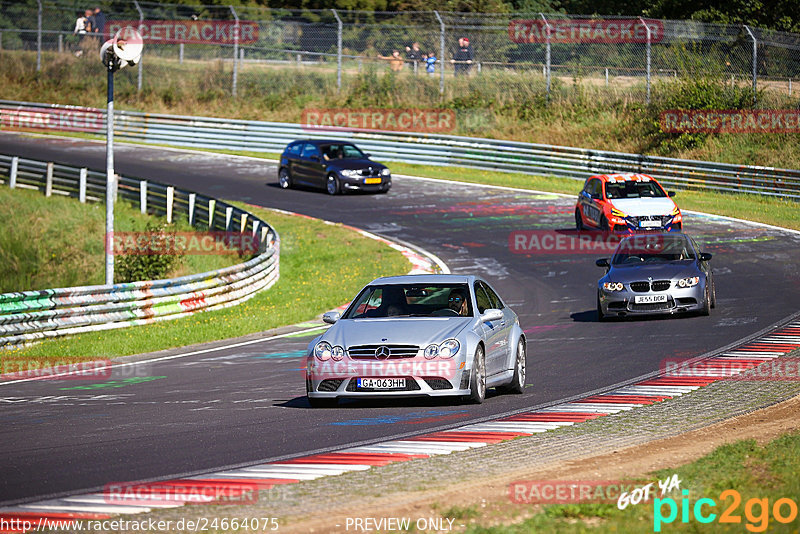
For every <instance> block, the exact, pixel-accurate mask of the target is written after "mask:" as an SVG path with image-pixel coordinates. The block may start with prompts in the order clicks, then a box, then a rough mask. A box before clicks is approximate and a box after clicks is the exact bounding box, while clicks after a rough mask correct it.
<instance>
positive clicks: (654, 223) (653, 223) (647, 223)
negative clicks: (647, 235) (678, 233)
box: [639, 221, 661, 228]
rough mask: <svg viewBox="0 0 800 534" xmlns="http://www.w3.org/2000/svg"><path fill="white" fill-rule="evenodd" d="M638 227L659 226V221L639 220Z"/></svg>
mask: <svg viewBox="0 0 800 534" xmlns="http://www.w3.org/2000/svg"><path fill="white" fill-rule="evenodd" d="M639 228H661V221H639Z"/></svg>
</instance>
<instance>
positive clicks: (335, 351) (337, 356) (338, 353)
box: [331, 345, 344, 362]
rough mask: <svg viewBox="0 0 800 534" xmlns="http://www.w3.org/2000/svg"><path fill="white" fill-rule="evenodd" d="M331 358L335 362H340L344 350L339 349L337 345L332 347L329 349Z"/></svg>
mask: <svg viewBox="0 0 800 534" xmlns="http://www.w3.org/2000/svg"><path fill="white" fill-rule="evenodd" d="M331 358H333V359H334V360H336V361H337V362H338V361H341V359H342V358H344V349H343V348H342V347H340V346H339V345H336V346H335V347H333V348H332V349H331Z"/></svg>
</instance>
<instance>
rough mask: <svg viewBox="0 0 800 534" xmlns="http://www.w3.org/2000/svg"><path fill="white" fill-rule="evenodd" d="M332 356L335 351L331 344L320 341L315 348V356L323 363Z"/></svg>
mask: <svg viewBox="0 0 800 534" xmlns="http://www.w3.org/2000/svg"><path fill="white" fill-rule="evenodd" d="M332 355H333V350H332V349H331V344H330V343H328V342H327V341H320V342H319V343H317V345H316V346H315V347H314V356H316V357H317V359H318V360H320V361H322V362H324V361H327V360H329V359H330V357H331V356H332Z"/></svg>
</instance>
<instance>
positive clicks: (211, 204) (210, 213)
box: [208, 198, 217, 230]
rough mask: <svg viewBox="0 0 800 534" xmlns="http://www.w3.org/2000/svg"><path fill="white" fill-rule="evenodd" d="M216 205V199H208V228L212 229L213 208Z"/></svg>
mask: <svg viewBox="0 0 800 534" xmlns="http://www.w3.org/2000/svg"><path fill="white" fill-rule="evenodd" d="M216 207H217V201H216V200H215V199H213V198H212V199H210V200H209V201H208V229H209V230H213V229H214V209H215V208H216Z"/></svg>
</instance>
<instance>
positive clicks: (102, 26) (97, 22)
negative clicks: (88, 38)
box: [92, 7, 106, 41]
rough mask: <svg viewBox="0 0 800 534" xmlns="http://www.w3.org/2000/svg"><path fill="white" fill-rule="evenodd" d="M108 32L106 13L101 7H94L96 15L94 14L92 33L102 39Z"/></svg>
mask: <svg viewBox="0 0 800 534" xmlns="http://www.w3.org/2000/svg"><path fill="white" fill-rule="evenodd" d="M105 32H106V14H105V13H103V12H102V11H101V10H100V8H99V7H95V8H94V15H93V16H92V33H94V34H97V36H98V37H100V38H101V39H100V40H101V41H102V40H103V34H105Z"/></svg>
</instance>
